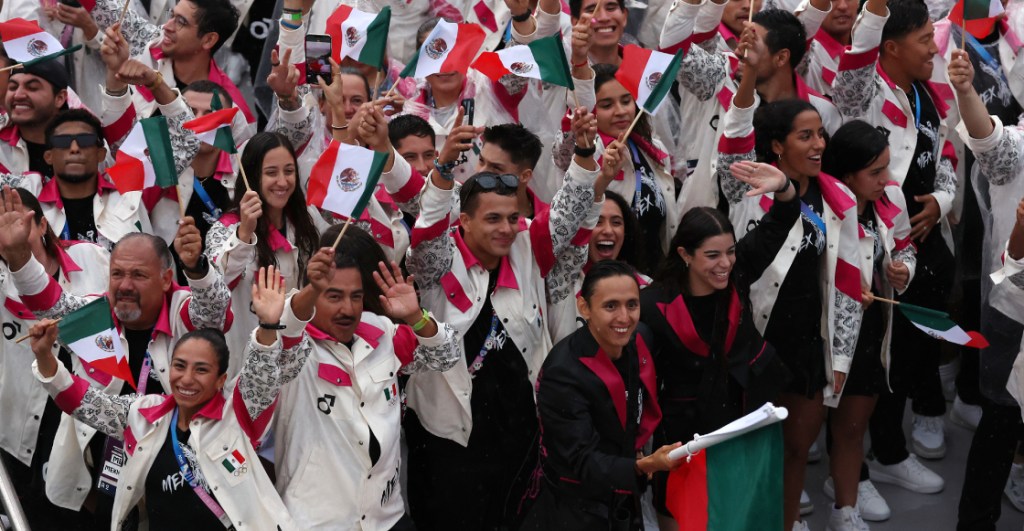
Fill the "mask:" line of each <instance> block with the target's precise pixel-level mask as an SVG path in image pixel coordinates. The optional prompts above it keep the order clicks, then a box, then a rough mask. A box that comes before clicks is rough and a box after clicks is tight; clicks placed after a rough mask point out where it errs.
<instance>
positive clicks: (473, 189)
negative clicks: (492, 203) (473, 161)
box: [459, 172, 517, 216]
mask: <svg viewBox="0 0 1024 531" xmlns="http://www.w3.org/2000/svg"><path fill="white" fill-rule="evenodd" d="M485 175H489V176H494V177H496V176H497V174H495V173H491V172H480V173H477V174H474V175H473V176H472V177H470V178H469V179H466V182H464V183H462V189H460V190H459V205H460V207H459V208H461V209H462V211H463V212H465V213H466V214H469V215H470V216H472V215H473V214H474V213H475V212H476V208H477V207H478V206H479V205H480V194H482V193H485V192H486V193H494V194H498V195H502V196H505V197H515V195H516V191H517V189H516V188H512V187H509V186H505V185H504V184H501V183H499V184H498V186H496V187H495V188H493V189H490V190H484V189H483V188H481V187H480V186H477V184H476V180H477V179H478V178H479V177H482V176H485Z"/></svg>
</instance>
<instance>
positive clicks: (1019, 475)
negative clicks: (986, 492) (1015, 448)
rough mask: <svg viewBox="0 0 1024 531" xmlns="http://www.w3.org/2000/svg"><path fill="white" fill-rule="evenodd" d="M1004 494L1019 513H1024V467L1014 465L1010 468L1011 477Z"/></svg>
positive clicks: (1008, 479) (1007, 481) (1007, 480)
mask: <svg viewBox="0 0 1024 531" xmlns="http://www.w3.org/2000/svg"><path fill="white" fill-rule="evenodd" d="M1003 493H1004V494H1006V497H1007V498H1008V499H1009V500H1010V503H1012V504H1013V506H1014V507H1015V508H1016V509H1017V510H1018V511H1020V512H1024V465H1019V464H1017V463H1014V464H1013V466H1012V467H1010V477H1008V478H1006V488H1004V489H1003Z"/></svg>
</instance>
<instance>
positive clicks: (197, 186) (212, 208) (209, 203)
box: [192, 177, 221, 219]
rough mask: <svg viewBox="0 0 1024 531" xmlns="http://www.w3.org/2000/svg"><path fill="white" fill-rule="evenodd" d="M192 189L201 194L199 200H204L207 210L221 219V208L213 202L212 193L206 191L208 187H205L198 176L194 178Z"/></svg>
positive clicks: (215, 217)
mask: <svg viewBox="0 0 1024 531" xmlns="http://www.w3.org/2000/svg"><path fill="white" fill-rule="evenodd" d="M192 190H193V191H194V192H195V193H196V195H198V196H199V200H200V201H202V202H203V205H205V206H206V210H207V212H209V213H210V215H211V216H213V217H214V219H220V215H221V210H220V209H219V208H217V205H215V204H214V203H213V199H210V194H208V193H206V188H203V183H202V182H200V181H199V178H198V177H193V178H192Z"/></svg>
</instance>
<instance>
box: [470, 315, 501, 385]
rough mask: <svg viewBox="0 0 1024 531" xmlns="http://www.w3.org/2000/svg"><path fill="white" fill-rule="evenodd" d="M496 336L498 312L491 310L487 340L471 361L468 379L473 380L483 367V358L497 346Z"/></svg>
mask: <svg viewBox="0 0 1024 531" xmlns="http://www.w3.org/2000/svg"><path fill="white" fill-rule="evenodd" d="M497 336H498V312H495V311H493V310H492V313H491V331H490V332H488V334H487V339H484V344H483V346H482V347H480V353H479V354H477V355H476V359H474V360H473V363H471V364H470V365H469V367H468V370H469V377H470V378H475V377H476V372H477V371H479V370H480V368H481V367H483V366H484V358H486V357H487V353H488V352H490V350H491V349H492V348H494V347H495V346H496V345H497V342H498V341H497Z"/></svg>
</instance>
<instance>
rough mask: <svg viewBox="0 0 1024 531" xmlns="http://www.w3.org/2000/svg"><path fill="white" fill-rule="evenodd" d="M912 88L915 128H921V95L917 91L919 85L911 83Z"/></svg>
mask: <svg viewBox="0 0 1024 531" xmlns="http://www.w3.org/2000/svg"><path fill="white" fill-rule="evenodd" d="M910 88H912V89H914V126H915V127H917V128H918V129H920V128H921V93H920V92H918V91H917V84H915V83H911V84H910Z"/></svg>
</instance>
